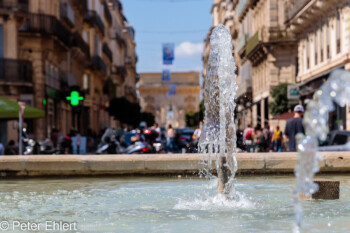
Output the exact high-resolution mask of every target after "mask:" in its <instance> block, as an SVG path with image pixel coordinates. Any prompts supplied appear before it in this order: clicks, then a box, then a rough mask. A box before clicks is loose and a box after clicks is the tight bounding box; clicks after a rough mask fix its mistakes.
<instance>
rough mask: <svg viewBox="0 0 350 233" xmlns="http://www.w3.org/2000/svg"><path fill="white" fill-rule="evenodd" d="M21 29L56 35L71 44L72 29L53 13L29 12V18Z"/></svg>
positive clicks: (22, 30) (65, 42) (21, 30)
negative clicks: (52, 14)
mask: <svg viewBox="0 0 350 233" xmlns="http://www.w3.org/2000/svg"><path fill="white" fill-rule="evenodd" d="M19 31H20V32H25V33H40V34H43V35H48V36H54V37H57V39H59V40H60V41H62V42H63V43H64V44H65V45H67V46H69V45H70V41H71V33H70V31H69V30H68V29H67V28H66V27H65V26H63V24H62V23H61V22H60V21H59V20H58V19H57V18H56V17H54V16H51V15H44V14H29V16H28V19H27V20H26V22H25V23H24V25H23V26H22V27H20V29H19Z"/></svg>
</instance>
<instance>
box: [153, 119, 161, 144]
mask: <svg viewBox="0 0 350 233" xmlns="http://www.w3.org/2000/svg"><path fill="white" fill-rule="evenodd" d="M153 129H154V131H156V133H157V137H156V139H155V141H156V142H161V141H162V131H161V129H160V127H159V125H158V123H157V122H156V123H154V125H153Z"/></svg>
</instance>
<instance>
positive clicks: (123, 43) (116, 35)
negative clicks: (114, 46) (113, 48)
mask: <svg viewBox="0 0 350 233" xmlns="http://www.w3.org/2000/svg"><path fill="white" fill-rule="evenodd" d="M115 39H116V40H117V43H118V44H119V46H123V45H124V46H125V45H126V42H125V40H124V39H123V37H122V36H121V35H119V33H116V34H115Z"/></svg>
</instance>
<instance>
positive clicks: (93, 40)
mask: <svg viewBox="0 0 350 233" xmlns="http://www.w3.org/2000/svg"><path fill="white" fill-rule="evenodd" d="M126 25H127V27H128V28H132V27H131V26H130V24H128V23H127V22H126V18H125V17H124V15H123V11H122V5H121V3H120V2H119V1H118V0H103V1H101V0H52V1H46V0H6V1H0V61H1V66H2V67H4V69H5V70H7V71H8V72H3V73H2V74H1V75H0V95H1V96H3V97H5V98H8V99H11V100H14V101H18V100H22V101H25V102H26V103H27V104H28V105H30V106H34V107H36V108H39V109H43V110H45V113H46V117H45V118H42V119H37V120H31V121H27V122H26V123H27V127H28V132H30V133H33V134H34V135H35V138H36V139H37V140H42V139H44V138H45V137H48V136H49V135H50V133H51V130H52V129H54V128H56V129H58V130H59V131H60V132H61V133H62V134H63V135H66V134H68V133H69V131H70V130H72V129H73V130H76V131H79V132H80V133H81V134H86V133H87V130H88V128H91V129H92V130H93V131H95V132H97V131H98V130H99V129H100V128H102V127H103V126H104V125H108V124H112V121H113V119H112V118H111V117H109V115H108V113H107V112H106V111H104V110H105V109H106V108H107V107H108V104H109V100H110V99H111V98H113V97H116V96H117V93H118V90H117V89H118V88H121V89H125V88H124V86H125V84H126V83H128V85H130V84H129V82H130V81H129V80H128V79H132V80H135V79H136V71H135V70H133V71H130V72H129V73H130V75H129V76H128V77H126V75H125V73H126V72H125V73H123V74H122V72H118V71H117V70H118V69H116V67H122V66H125V57H126V55H127V54H126V53H125V51H126V43H125V40H126V39H125V38H124V37H125V35H124V33H123V31H124V30H125V26H126ZM132 30H133V29H132ZM133 39H134V38H131V39H129V40H132V43H133V45H134V47H135V43H134V42H133ZM123 41H124V43H123ZM129 56H132V58H133V59H134V60H135V53H132V54H131V55H129ZM15 66H16V67H17V68H18V69H13V68H14V67H15ZM13 70H18V71H19V72H14V71H13ZM120 76H124V77H123V78H120ZM120 80H122V82H119V81H120ZM111 83H112V85H109V84H111ZM131 83H133V84H134V86H133V90H134V92H135V95H136V90H135V82H134V81H132V82H131ZM106 86H107V87H111V88H106ZM71 91H78V92H79V95H81V96H83V97H84V100H83V101H81V103H80V104H79V105H78V106H72V105H71V104H70V102H69V101H67V99H66V97H67V96H69V95H70V93H71ZM118 94H119V95H124V92H121V91H119V93H118ZM13 124H14V122H13V121H7V122H6V123H4V122H3V123H2V128H4V127H6V129H5V130H6V131H7V134H8V138H7V140H10V139H14V140H17V135H16V130H12V128H15V127H13Z"/></svg>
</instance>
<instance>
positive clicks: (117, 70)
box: [111, 65, 127, 81]
mask: <svg viewBox="0 0 350 233" xmlns="http://www.w3.org/2000/svg"><path fill="white" fill-rule="evenodd" d="M126 72H127V70H126V68H125V66H116V65H114V66H112V67H111V73H112V74H114V75H118V76H120V77H121V78H122V80H123V81H124V80H125V77H126Z"/></svg>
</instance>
